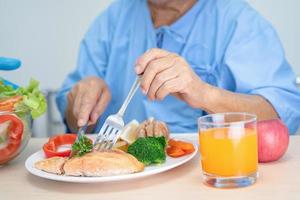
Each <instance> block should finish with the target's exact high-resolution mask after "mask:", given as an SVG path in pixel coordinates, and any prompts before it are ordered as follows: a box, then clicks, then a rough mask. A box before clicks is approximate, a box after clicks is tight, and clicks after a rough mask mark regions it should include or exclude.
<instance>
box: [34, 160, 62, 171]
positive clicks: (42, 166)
mask: <svg viewBox="0 0 300 200" xmlns="http://www.w3.org/2000/svg"><path fill="white" fill-rule="evenodd" d="M66 161H67V158H62V157H52V158H48V159H45V160H41V161H38V162H36V163H35V165H34V166H35V168H37V169H39V170H43V171H46V172H49V173H53V174H63V173H64V170H63V166H64V164H65V162H66Z"/></svg>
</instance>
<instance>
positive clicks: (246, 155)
mask: <svg viewBox="0 0 300 200" xmlns="http://www.w3.org/2000/svg"><path fill="white" fill-rule="evenodd" d="M198 127H199V144H200V154H201V165H202V171H203V177H204V183H205V184H207V185H210V186H213V187H217V188H237V187H245V186H248V185H252V184H254V183H255V182H256V179H257V177H258V171H257V168H258V149H257V131H256V129H257V127H256V116H255V115H253V114H248V113H218V114H211V115H206V116H203V117H200V118H199V119H198Z"/></svg>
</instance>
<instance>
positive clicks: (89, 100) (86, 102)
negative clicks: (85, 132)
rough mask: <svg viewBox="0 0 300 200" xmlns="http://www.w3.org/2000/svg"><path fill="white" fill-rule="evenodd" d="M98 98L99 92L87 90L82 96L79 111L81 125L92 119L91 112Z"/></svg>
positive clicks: (78, 123)
mask: <svg viewBox="0 0 300 200" xmlns="http://www.w3.org/2000/svg"><path fill="white" fill-rule="evenodd" d="M97 100H98V94H96V93H95V92H94V91H91V90H87V91H86V92H85V93H84V94H83V95H82V97H81V102H80V108H79V113H78V122H77V125H78V126H79V127H81V126H84V125H85V124H86V123H87V122H88V121H89V119H90V114H91V112H92V110H93V108H94V107H95V105H96V103H97Z"/></svg>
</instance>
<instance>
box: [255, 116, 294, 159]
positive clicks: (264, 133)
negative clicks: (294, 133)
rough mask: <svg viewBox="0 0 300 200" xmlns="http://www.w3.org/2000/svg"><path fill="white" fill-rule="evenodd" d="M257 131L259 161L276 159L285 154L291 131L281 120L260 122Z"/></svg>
mask: <svg viewBox="0 0 300 200" xmlns="http://www.w3.org/2000/svg"><path fill="white" fill-rule="evenodd" d="M257 133H258V160H259V162H271V161H275V160H278V159H279V158H281V157H282V156H283V155H284V153H285V152H286V150H287V148H288V145H289V132H288V128H287V127H286V126H285V125H284V123H283V122H282V121H281V120H279V119H274V120H266V121H260V122H258V124H257Z"/></svg>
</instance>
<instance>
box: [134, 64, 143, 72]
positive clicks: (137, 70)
mask: <svg viewBox="0 0 300 200" xmlns="http://www.w3.org/2000/svg"><path fill="white" fill-rule="evenodd" d="M141 70H142V67H141V66H140V65H137V66H135V72H136V73H137V74H140V73H141Z"/></svg>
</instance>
